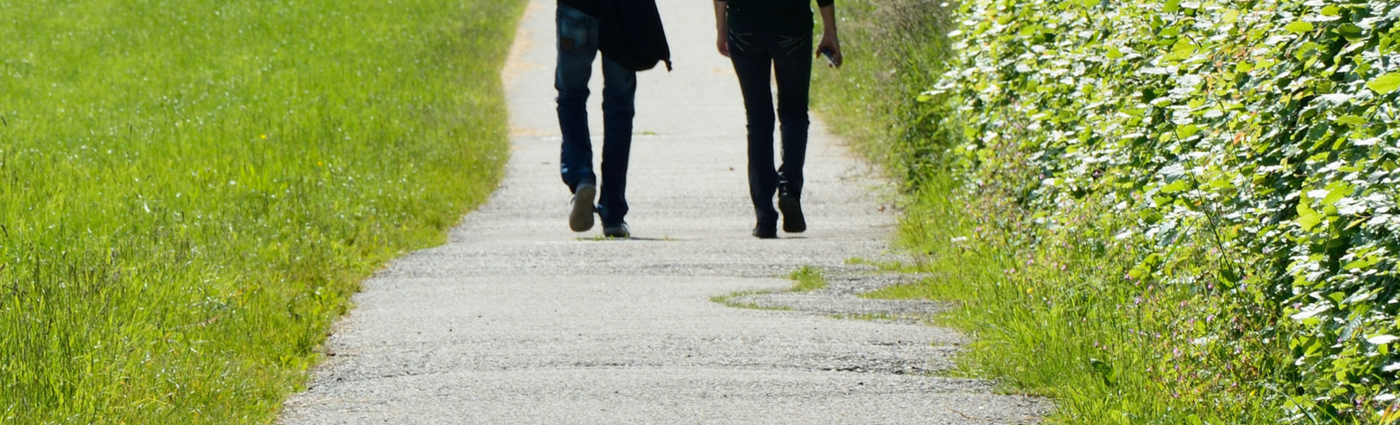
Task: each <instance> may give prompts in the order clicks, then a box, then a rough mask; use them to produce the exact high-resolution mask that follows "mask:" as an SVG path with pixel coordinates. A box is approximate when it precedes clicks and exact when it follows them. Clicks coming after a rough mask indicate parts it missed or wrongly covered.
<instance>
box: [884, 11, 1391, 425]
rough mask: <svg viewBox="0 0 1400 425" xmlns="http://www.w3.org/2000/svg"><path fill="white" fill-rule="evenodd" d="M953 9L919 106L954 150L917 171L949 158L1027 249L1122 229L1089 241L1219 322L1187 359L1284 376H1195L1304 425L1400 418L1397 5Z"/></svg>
mask: <svg viewBox="0 0 1400 425" xmlns="http://www.w3.org/2000/svg"><path fill="white" fill-rule="evenodd" d="M958 7H959V9H958V12H957V15H956V19H957V21H958V25H957V27H958V28H957V29H956V30H955V31H953V32H951V33H949V34H948V37H949V39H950V40H949V41H950V42H952V46H953V48H954V50H955V52H956V53H955V55H954V56H955V57H954V59H953V61H954V63H953V64H952V65H951V66H950V67H949V68H950V71H948V72H947V73H946V74H945V75H944V76H943V78H942V80H941V81H940V82H939V83H938V86H937V87H934V88H931V90H929V91H928V92H927V93H925V94H924V95H923V96H921V97H920V100H922V101H925V102H928V103H929V104H931V105H936V107H938V108H946V110H945V111H944V112H945V113H943V114H938V115H936V116H937V117H939V118H938V123H939V125H941V126H942V127H943V128H945V129H953V130H955V131H956V132H958V133H961V134H962V137H960V138H958V139H957V140H954V141H953V142H951V144H948V145H940V146H946V147H947V150H946V151H944V152H945V153H944V154H940V155H929V156H928V157H927V158H921V157H911V158H907V159H906V161H908V162H913V163H916V164H914V165H912V166H910V168H911V169H918V168H919V167H918V164H917V163H918V162H920V161H927V162H933V161H945V160H946V158H948V157H951V158H952V161H953V162H954V163H955V167H956V169H957V171H956V174H959V175H961V181H963V182H964V184H966V185H968V186H969V187H973V188H975V190H982V191H985V190H987V188H989V187H995V188H999V190H1003V191H1004V193H1006V194H1008V196H1009V197H1010V198H1011V199H1012V200H1014V201H1015V203H1016V205H1018V206H1019V207H1021V208H1023V209H1024V210H1025V211H1026V213H1027V215H1028V217H1030V218H1031V219H1032V220H1031V222H1033V223H1036V227H1035V228H1033V229H1029V230H1026V231H1025V233H1026V234H1025V237H1026V238H1027V240H1030V241H1032V244H1034V243H1037V241H1038V242H1039V243H1044V242H1046V241H1048V240H1050V239H1051V238H1050V237H1048V236H1047V235H1050V234H1057V233H1058V234H1061V235H1066V234H1068V235H1070V236H1073V235H1074V234H1075V233H1076V232H1087V231H1086V230H1081V229H1076V228H1073V226H1070V225H1068V224H1066V222H1065V221H1064V220H1061V219H1060V218H1061V217H1065V216H1067V215H1070V214H1074V213H1075V212H1077V211H1085V210H1086V209H1093V210H1103V211H1108V212H1109V213H1110V214H1113V215H1115V216H1118V217H1126V218H1128V220H1119V221H1117V222H1118V223H1120V224H1118V225H1117V226H1118V227H1117V228H1115V229H1113V232H1112V234H1113V235H1115V236H1113V237H1111V238H1099V240H1096V241H1094V242H1095V243H1102V244H1106V245H1110V246H1115V247H1122V248H1126V249H1128V250H1129V251H1131V252H1132V253H1133V255H1132V258H1133V260H1134V262H1135V265H1133V266H1130V267H1125V270H1123V274H1122V276H1123V277H1122V278H1123V279H1126V280H1129V281H1133V282H1140V283H1142V286H1143V287H1151V286H1153V285H1156V286H1171V287H1177V288H1185V289H1186V290H1189V291H1196V292H1198V293H1200V294H1203V295H1204V296H1208V297H1211V298H1212V299H1214V300H1216V301H1218V302H1219V304H1220V305H1221V306H1222V307H1220V308H1219V309H1218V310H1217V311H1215V312H1214V313H1218V314H1222V315H1226V316H1231V317H1228V319H1229V320H1225V321H1223V322H1227V323H1229V325H1195V326H1193V327H1191V328H1190V329H1188V330H1187V331H1188V333H1190V334H1191V335H1190V337H1191V338H1190V341H1191V344H1192V345H1193V347H1192V349H1193V350H1196V351H1198V352H1203V353H1217V354H1216V355H1221V356H1232V355H1233V356H1240V357H1245V358H1255V359H1266V358H1268V357H1269V356H1268V355H1267V353H1264V354H1261V355H1257V356H1252V357H1251V353H1250V351H1258V350H1270V349H1279V350H1282V351H1285V352H1286V353H1285V355H1286V356H1288V358H1289V359H1291V362H1280V363H1277V364H1275V363H1270V362H1267V361H1264V360H1259V361H1255V362H1253V363H1249V362H1245V363H1248V364H1240V363H1225V364H1222V365H1221V366H1220V368H1221V369H1219V370H1210V367H1209V366H1206V367H1204V369H1202V370H1201V371H1199V373H1200V374H1215V375H1231V376H1235V377H1236V378H1238V380H1236V381H1234V382H1233V383H1232V385H1245V386H1252V387H1254V388H1256V389H1257V391H1256V393H1257V394H1258V396H1259V397H1266V398H1270V399H1271V400H1273V401H1274V402H1276V403H1277V406H1280V408H1283V409H1285V410H1286V413H1287V414H1288V415H1289V417H1290V418H1291V419H1292V420H1294V421H1297V422H1301V423H1315V422H1326V421H1334V422H1347V423H1391V422H1393V421H1395V420H1396V419H1397V418H1400V404H1397V400H1396V396H1397V392H1400V385H1397V375H1396V372H1397V371H1400V356H1397V355H1396V352H1395V351H1396V349H1397V348H1400V345H1397V343H1400V320H1397V313H1398V312H1400V273H1397V252H1400V236H1397V233H1400V210H1397V208H1396V203H1397V201H1400V190H1397V181H1400V171H1397V169H1400V106H1397V103H1400V102H1397V96H1400V90H1398V89H1400V47H1397V45H1400V26H1397V25H1396V22H1397V21H1398V20H1400V3H1396V2H1394V1H1381V0H1377V1H1370V2H1357V1H1352V2H1332V1H1321V0H1309V1H1300V0H1258V1H1228V0H1205V1H1180V0H1167V1H1165V2H1163V1H1146V2H1112V1H1107V0H1079V1H1047V0H966V1H965V2H964V3H963V4H961V5H958ZM930 143H948V142H930ZM944 155H946V157H945V156H944ZM935 156H937V158H935ZM1086 238H1087V239H1093V238H1095V236H1093V235H1089V234H1087V233H1086ZM1055 240H1064V239H1063V238H1057V239H1055ZM1203 314H1204V313H1203ZM1214 318H1215V317H1202V318H1201V319H1202V320H1201V322H1202V323H1205V322H1211V323H1218V322H1222V321H1212V320H1210V319H1214ZM1221 353H1223V354H1221ZM1227 365H1228V366H1227ZM1236 366H1245V367H1253V368H1256V369H1259V368H1264V369H1270V370H1265V371H1256V373H1250V374H1240V373H1238V372H1237V371H1227V370H1224V368H1227V367H1236Z"/></svg>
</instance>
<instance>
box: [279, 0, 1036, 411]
mask: <svg viewBox="0 0 1400 425" xmlns="http://www.w3.org/2000/svg"><path fill="white" fill-rule="evenodd" d="M659 3H660V7H661V10H662V14H663V19H664V20H665V24H666V28H667V30H668V31H669V32H670V41H671V45H672V49H673V50H674V51H675V56H676V57H675V64H676V70H675V72H672V73H669V74H668V73H666V72H665V71H649V72H646V73H643V74H641V75H640V76H639V86H640V87H639V90H638V92H639V94H638V100H637V103H638V108H637V110H638V113H637V117H636V132H637V133H638V134H639V135H638V137H637V139H636V141H635V142H634V146H633V153H632V167H631V172H630V180H631V187H630V188H629V192H628V195H629V198H630V200H631V201H632V212H631V213H630V214H629V216H628V221H629V222H630V224H631V225H632V231H633V234H634V236H635V238H634V239H631V240H601V239H600V238H597V237H596V236H597V235H598V232H599V229H598V228H595V229H594V230H593V231H592V232H589V233H585V234H581V235H580V234H575V233H572V232H570V231H569V230H568V226H567V220H566V216H567V214H568V198H569V195H568V189H567V188H565V186H564V185H563V184H562V183H561V182H560V181H559V177H558V174H557V170H558V155H559V154H558V145H559V136H558V125H557V123H556V121H555V118H554V112H553V111H554V109H553V97H554V91H553V88H552V77H551V74H552V71H553V62H554V59H553V46H554V39H553V37H554V30H553V16H554V3H553V0H533V2H532V4H531V5H530V7H529V10H528V12H527V14H526V16H525V18H524V20H523V22H522V25H521V29H520V32H519V34H518V35H517V40H516V45H515V47H514V52H513V54H512V58H511V62H510V64H509V65H508V66H507V70H506V72H505V74H506V75H505V79H506V85H507V91H508V96H509V103H510V108H511V125H512V138H511V139H512V142H513V143H514V150H513V153H512V157H511V160H510V163H509V165H508V166H507V167H508V169H507V177H506V179H505V181H504V182H503V183H502V185H501V188H500V189H499V190H498V191H497V193H496V194H495V195H494V197H493V198H492V199H491V201H490V202H489V203H488V204H487V205H486V206H484V207H482V208H481V209H480V210H478V211H476V212H473V213H472V214H470V215H468V216H467V217H466V219H465V220H464V222H463V223H462V224H461V225H460V226H459V227H458V228H456V229H455V230H453V231H452V233H451V238H450V242H449V243H448V244H447V245H444V246H441V247H437V248H433V249H428V250H423V251H419V252H415V253H412V254H409V255H407V256H405V257H404V258H401V259H399V260H397V261H395V262H394V263H393V264H392V265H390V267H388V268H387V269H386V270H384V271H382V272H380V273H378V274H377V275H376V276H374V277H373V278H371V279H369V280H367V281H366V282H365V284H364V292H362V293H360V294H358V295H356V296H355V298H354V301H355V303H356V306H357V307H356V308H355V309H354V310H353V311H352V312H351V313H350V314H349V315H348V316H346V317H345V318H343V319H342V320H341V321H340V322H339V323H338V324H337V326H336V329H335V333H334V335H333V336H332V337H331V338H330V339H329V341H328V342H327V345H326V351H327V356H328V357H327V358H326V361H325V362H324V363H323V364H322V365H320V366H318V367H317V369H316V370H315V377H314V378H313V379H312V381H311V382H310V384H309V385H308V387H309V388H308V390H307V391H306V392H304V393H302V394H298V395H296V396H294V397H292V399H291V400H289V401H288V402H287V403H286V408H285V410H284V412H283V414H282V418H281V422H282V423H286V424H313V423H403V424H426V423H502V424H536V423H588V424H613V423H792V424H799V423H810V424H833V423H852V424H856V423H862V424H863V423H890V424H895V423H911V424H912V423H931V424H953V423H967V424H986V423H1026V422H1031V421H1034V420H1035V419H1034V418H1035V417H1036V416H1037V415H1038V414H1039V413H1042V412H1043V411H1044V409H1046V408H1047V406H1048V405H1047V404H1046V403H1043V402H1040V401H1037V400H1034V399H1030V398H1025V397H1019V396H1001V395H993V394H992V393H991V392H990V389H989V387H988V385H986V384H983V383H978V382H975V381H970V380H962V379H951V378H941V377H932V376H930V374H931V373H933V372H936V371H938V370H940V369H945V368H947V367H948V365H949V363H948V362H949V360H948V359H949V356H950V355H951V353H952V352H953V351H954V350H955V349H956V347H957V345H958V344H959V343H960V342H961V337H960V336H958V335H957V334H956V333H954V332H952V331H949V330H945V329H939V328H934V327H930V326H925V325H922V324H919V323H915V322H916V321H911V320H907V319H906V320H881V321H875V320H842V319H836V318H833V317H832V315H833V314H846V313H855V314H871V313H873V314H898V313H901V312H907V311H910V310H927V309H929V308H936V307H937V305H936V304H928V303H924V304H905V303H895V302H880V301H872V300H861V299H858V298H855V297H854V294H855V293H858V292H860V291H864V290H869V289H871V288H876V287H880V286H883V285H888V284H891V283H894V282H897V281H898V280H899V279H901V277H899V276H891V275H881V274H878V273H876V272H874V271H873V270H872V269H870V268H869V267H866V266H860V265H850V264H847V263H848V261H847V260H848V259H851V258H863V259H876V260H878V259H890V257H892V256H894V255H895V254H892V253H891V252H889V249H890V248H889V236H890V235H889V234H890V232H891V230H892V229H893V227H894V224H895V219H896V217H895V216H894V214H893V213H892V212H891V211H890V210H888V209H886V208H883V207H882V205H884V204H882V202H887V199H885V198H884V196H885V195H880V194H881V193H882V191H883V190H885V187H886V185H885V184H883V183H881V182H880V180H879V179H877V178H874V177H873V176H872V175H871V173H870V170H869V168H868V167H867V166H866V165H863V164H862V163H861V162H860V161H858V160H856V159H855V158H853V157H852V156H851V155H850V154H849V153H848V151H847V150H846V148H845V147H843V146H842V145H840V144H839V143H838V142H837V141H836V140H835V139H834V138H832V137H831V136H830V135H829V134H828V133H827V132H826V131H825V130H824V129H823V128H822V126H821V124H820V123H819V122H814V124H813V131H812V141H811V143H812V145H811V147H810V149H809V160H808V167H809V169H808V171H807V175H808V180H809V182H808V183H807V189H806V193H805V194H804V202H805V207H806V210H807V213H808V222H809V224H810V230H808V232H807V233H805V234H802V235H801V236H799V237H791V236H789V235H783V238H782V239H779V240H757V239H754V238H753V237H751V236H749V230H750V227H751V226H752V225H753V222H752V220H753V218H752V209H751V207H750V206H749V204H748V200H747V186H746V183H745V173H744V171H743V170H744V167H745V165H744V164H745V161H746V160H745V157H744V121H743V114H742V104H741V99H740V96H739V89H738V85H737V83H736V81H735V79H734V75H733V74H732V72H731V71H730V68H729V65H728V63H727V61H726V60H725V59H724V58H723V57H721V56H719V55H718V54H716V53H715V52H714V47H713V26H712V25H713V18H712V16H713V15H712V10H711V5H710V3H709V2H706V1H700V0H662V1H661V2H659ZM817 71H818V72H830V70H827V69H819V70H817ZM595 75H599V74H595ZM595 80H597V78H595ZM596 85H597V84H595V86H596ZM600 89H601V87H597V88H595V90H594V93H595V96H593V97H594V98H595V99H594V102H593V105H592V106H591V109H590V112H591V115H592V116H591V118H592V119H593V122H594V124H593V130H594V132H595V134H598V133H601V130H602V126H601V122H600V119H599V117H598V115H600V114H599V113H597V112H596V111H599V109H598V106H597V100H596V98H597V97H599V96H597V95H596V94H597V93H601V90H600ZM600 138H601V137H599V136H596V135H595V139H600ZM804 265H808V266H814V267H818V268H820V269H822V270H824V271H825V273H826V274H827V275H828V276H829V277H830V280H831V282H832V286H831V288H828V289H826V290H823V291H817V292H814V293H809V294H760V295H751V296H747V297H739V298H736V299H733V300H732V301H733V302H734V303H740V304H754V305H766V306H780V307H781V306H785V307H789V308H790V310H787V311H779V310H758V309H746V308H733V307H728V306H726V305H724V304H721V303H717V302H714V301H712V298H713V297H717V296H725V295H726V294H731V293H735V292H738V291H764V290H768V291H773V290H780V289H784V288H788V287H790V286H791V285H792V282H791V281H788V280H786V279H784V278H783V277H784V276H786V275H787V274H788V273H790V272H791V271H793V270H795V269H797V268H798V267H801V266H804Z"/></svg>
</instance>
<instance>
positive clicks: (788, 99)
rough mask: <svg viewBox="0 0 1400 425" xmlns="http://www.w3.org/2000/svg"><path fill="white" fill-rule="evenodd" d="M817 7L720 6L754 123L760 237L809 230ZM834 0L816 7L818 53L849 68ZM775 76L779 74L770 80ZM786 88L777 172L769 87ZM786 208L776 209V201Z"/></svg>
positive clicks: (804, 1)
mask: <svg viewBox="0 0 1400 425" xmlns="http://www.w3.org/2000/svg"><path fill="white" fill-rule="evenodd" d="M810 1H811V0H716V1H715V22H716V24H715V27H716V30H717V34H718V36H717V40H716V43H715V44H716V47H718V48H719V53H720V54H722V55H725V56H727V57H729V59H730V60H731V61H732V62H733V63H734V73H735V74H736V75H738V77H739V89H740V90H741V91H742V92H743V95H744V109H745V112H746V115H747V118H748V156H749V196H750V198H752V199H753V207H754V213H755V215H756V216H757V219H758V220H757V221H758V223H757V224H756V225H755V226H754V229H753V235H754V236H755V237H758V238H763V239H770V238H776V237H778V215H779V211H780V210H781V212H782V219H783V231H784V232H788V233H800V232H803V231H805V230H807V222H806V220H805V219H804V218H803V216H802V204H801V199H802V182H803V177H802V166H803V163H804V162H805V161H806V157H807V126H808V123H809V121H808V119H807V101H808V96H807V91H808V88H809V87H810V86H811V78H812V58H813V56H814V55H812V54H809V53H808V52H811V51H813V49H812V10H811V3H810ZM833 1H834V0H816V2H817V7H818V10H820V11H821V17H822V38H821V41H819V42H818V43H817V48H816V50H815V51H816V52H817V54H820V53H823V52H825V53H828V54H830V55H831V61H832V65H833V66H840V64H841V44H840V42H839V41H838V39H837V36H836V11H835V6H833V4H832V3H833ZM770 71H771V73H770ZM770 78H771V79H776V80H777V83H778V108H777V109H778V113H777V120H776V121H780V122H781V123H782V126H781V128H780V133H781V135H782V142H781V143H782V145H781V146H782V158H781V159H782V165H781V166H779V167H777V168H776V169H775V168H774V160H775V158H774V157H773V127H774V124H775V119H774V114H773V98H772V95H771V91H770V89H769V81H771V79H770ZM775 193H776V194H777V195H778V208H777V209H774V208H773V195H774V194H775Z"/></svg>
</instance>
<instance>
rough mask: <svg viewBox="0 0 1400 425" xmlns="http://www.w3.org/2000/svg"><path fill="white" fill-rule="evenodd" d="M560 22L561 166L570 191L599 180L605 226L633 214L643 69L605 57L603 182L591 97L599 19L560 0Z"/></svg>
mask: <svg viewBox="0 0 1400 425" xmlns="http://www.w3.org/2000/svg"><path fill="white" fill-rule="evenodd" d="M555 25H556V27H557V29H558V33H557V34H558V35H557V46H556V47H557V50H558V52H559V61H558V65H557V67H556V68H555V71H554V88H555V89H558V90H559V97H558V98H557V99H556V100H557V101H558V109H557V110H558V112H559V131H560V133H562V135H563V142H562V143H561V147H560V154H559V172H560V175H561V176H562V177H563V178H564V184H567V185H568V186H569V190H570V191H575V190H576V189H577V188H578V185H579V184H581V183H585V182H587V183H595V184H597V185H598V188H599V191H600V192H601V195H600V196H599V197H598V205H597V206H596V208H597V210H598V216H599V218H601V219H602V222H603V226H604V227H609V226H616V225H618V224H621V223H622V218H623V216H626V215H627V195H626V192H627V157H628V155H629V153H630V152H631V148H632V116H633V115H635V112H636V111H635V107H634V106H633V101H634V99H635V98H636V94H637V73H636V72H634V71H632V70H629V69H626V68H623V67H622V66H621V65H618V64H617V63H615V62H613V61H612V60H609V59H608V58H603V161H602V164H601V165H602V175H603V179H602V181H601V183H597V182H598V180H597V178H598V176H597V175H596V174H595V173H594V172H593V142H592V141H591V140H590V136H589V132H588V111H587V110H586V102H587V101H588V79H589V78H590V77H591V76H592V74H593V58H594V57H596V56H598V19H597V18H594V17H592V16H589V15H587V14H585V13H583V12H579V11H578V10H577V9H574V8H572V7H569V6H565V5H562V4H560V5H559V8H558V11H557V12H556V13H555Z"/></svg>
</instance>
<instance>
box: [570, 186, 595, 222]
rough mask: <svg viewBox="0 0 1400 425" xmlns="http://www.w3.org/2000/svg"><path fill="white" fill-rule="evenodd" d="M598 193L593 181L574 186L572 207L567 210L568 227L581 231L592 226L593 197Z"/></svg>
mask: <svg viewBox="0 0 1400 425" xmlns="http://www.w3.org/2000/svg"><path fill="white" fill-rule="evenodd" d="M597 195H598V187H597V186H595V185H593V183H588V182H584V183H579V185H578V187H576V188H574V200H573V204H574V209H573V211H570V212H569V229H571V230H573V231H575V232H583V231H586V230H588V229H592V228H593V199H594V197H596V196H597Z"/></svg>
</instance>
